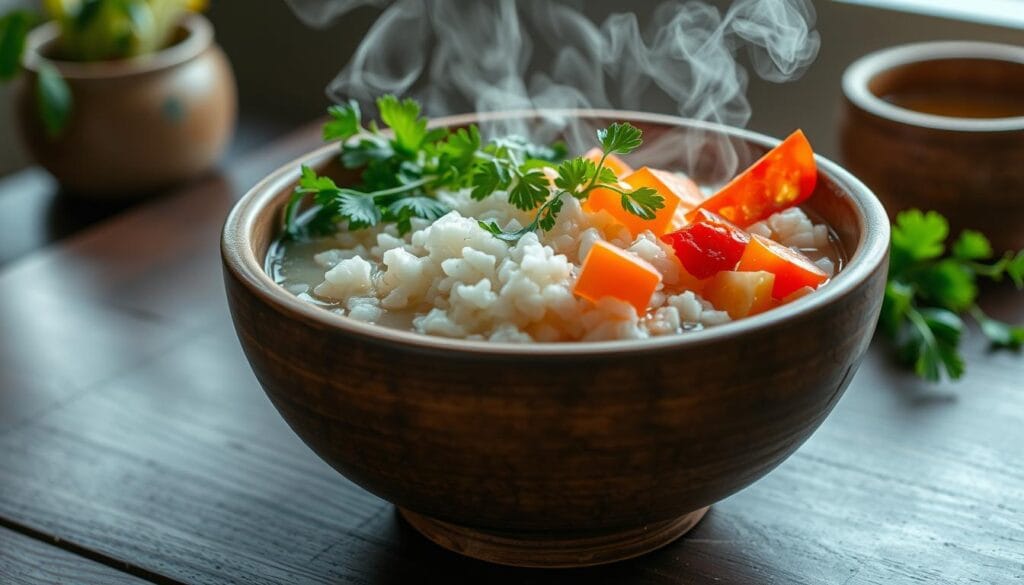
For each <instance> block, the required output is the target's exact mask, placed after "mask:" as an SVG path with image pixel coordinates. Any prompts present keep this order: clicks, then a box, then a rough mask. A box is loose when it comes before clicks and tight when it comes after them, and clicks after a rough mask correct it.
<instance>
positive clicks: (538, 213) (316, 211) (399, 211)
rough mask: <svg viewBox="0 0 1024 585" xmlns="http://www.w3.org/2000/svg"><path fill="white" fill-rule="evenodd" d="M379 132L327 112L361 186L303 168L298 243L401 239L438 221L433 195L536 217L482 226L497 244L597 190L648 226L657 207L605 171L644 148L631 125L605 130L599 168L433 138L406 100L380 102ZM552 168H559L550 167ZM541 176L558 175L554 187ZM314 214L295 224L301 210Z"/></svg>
mask: <svg viewBox="0 0 1024 585" xmlns="http://www.w3.org/2000/svg"><path fill="white" fill-rule="evenodd" d="M377 109H378V110H379V113H380V119H381V122H383V124H384V125H385V126H386V127H387V128H388V129H390V133H388V132H384V131H383V130H382V129H381V128H380V127H379V126H378V125H377V123H376V122H374V121H371V122H370V123H369V124H368V125H366V126H364V125H363V123H362V119H361V113H360V109H359V105H358V103H356V102H355V101H351V102H349V103H347V104H342V105H337V106H333V107H331V108H330V109H329V110H328V113H329V114H330V116H331V119H330V121H328V122H327V124H326V125H325V126H324V131H323V136H324V139H325V140H327V141H333V140H338V141H340V142H341V154H340V159H341V163H342V165H343V166H344V167H346V168H348V169H356V170H359V171H360V175H359V176H360V182H359V184H357V185H355V186H352V187H340V186H338V185H337V184H336V183H335V182H334V181H333V180H331V179H330V178H328V177H322V176H319V175H317V174H316V172H315V171H313V170H312V169H311V168H309V167H303V169H302V176H301V178H300V180H299V185H298V187H296V189H295V192H294V194H293V196H292V198H291V201H290V202H289V204H288V206H287V209H286V212H285V227H286V229H287V232H288V234H289V235H290V236H292V237H295V238H301V237H308V236H310V235H323V234H329V233H332V232H333V231H335V230H336V229H337V226H338V224H339V223H340V222H346V223H347V227H348V229H350V230H358V229H363V228H367V227H371V226H374V225H377V224H380V223H395V224H396V225H397V227H398V230H399V232H400V233H403V234H404V233H407V232H408V231H409V230H411V229H412V218H414V217H419V218H423V219H427V220H433V219H437V218H438V217H441V216H442V215H444V214H445V213H447V212H448V211H449V210H448V208H447V206H446V205H445V204H444V203H443V202H442V201H440V200H439V199H438V198H437V193H438V191H440V190H457V189H464V188H465V189H470V195H471V196H472V197H473V198H474V199H477V200H482V199H485V198H487V197H489V196H491V195H492V194H494V193H495V192H497V191H504V192H506V193H507V194H508V200H509V203H511V204H512V205H513V206H515V207H516V208H518V209H521V210H523V211H535V215H534V219H533V220H532V221H531V222H530V223H529V224H527V225H526V226H525V227H524V228H522V229H520V230H516V231H513V232H508V233H506V232H505V231H503V230H502V228H501V227H500V226H498V225H497V224H496V223H494V222H488V223H484V222H481V224H480V225H481V226H482V227H484V229H486V230H488V231H489V232H491V233H492V234H494V235H495V236H496V237H498V238H501V239H503V240H506V241H515V240H517V239H518V238H520V237H522V236H523V235H524V234H526V233H528V232H530V231H535V230H537V229H542V230H550V229H551V228H552V227H553V226H554V224H555V218H556V217H557V215H558V213H559V211H561V209H562V199H561V197H562V196H563V195H566V194H569V195H572V196H573V197H577V198H579V199H585V198H586V197H587V196H589V195H590V193H591V192H593V191H594V189H597V188H606V189H611V190H613V191H615V192H616V193H618V194H619V195H620V196H621V200H622V205H623V207H624V208H625V209H626V210H627V211H629V212H630V213H633V214H635V215H638V216H640V217H643V218H646V219H650V218H653V217H654V214H655V212H656V211H657V210H658V209H660V208H662V207H663V206H664V202H663V201H662V198H661V196H660V195H658V194H657V192H656V191H655V190H653V189H650V188H642V189H637V190H630V189H627V188H624V186H621V185H620V184H619V181H618V179H617V177H615V174H614V173H613V172H612V171H611V170H610V169H608V168H607V167H605V166H604V160H605V157H607V156H608V155H610V154H628V153H630V152H632V151H633V150H635V149H636V148H638V147H639V146H640V144H641V132H640V130H639V129H637V128H635V127H634V126H632V125H630V124H612V125H611V126H609V127H608V128H606V129H603V130H601V131H599V132H598V139H599V141H600V143H601V147H602V151H603V153H604V155H603V156H602V158H601V159H600V160H599V162H598V163H594V162H593V161H591V160H588V159H584V158H582V157H581V158H575V159H570V160H564V161H562V162H561V163H558V161H559V160H560V159H562V158H563V157H564V156H565V147H564V146H563V145H561V144H556V145H553V146H542V145H536V144H533V143H530V142H529V141H527V140H525V139H523V138H521V137H517V136H509V137H504V138H499V139H495V140H491V141H488V142H486V143H484V141H483V140H482V138H481V136H480V131H479V130H478V129H477V127H476V126H469V127H467V128H461V129H459V130H456V131H454V132H453V131H449V130H447V129H445V128H434V129H430V128H428V127H427V119H426V118H424V117H421V116H420V106H419V104H417V103H416V102H415V101H413V100H409V99H406V100H399V99H398V98H396V97H395V96H392V95H386V96H384V97H382V98H380V99H379V100H377ZM556 165H557V166H556ZM545 167H549V168H554V169H555V172H556V174H555V177H554V185H555V188H552V187H551V179H549V178H548V175H547V174H545V171H544V169H545ZM310 197H311V198H312V201H313V204H314V208H313V210H312V211H311V212H310V214H309V217H308V218H306V217H305V216H304V217H303V220H302V221H300V218H299V209H300V207H301V205H302V202H303V201H304V200H306V199H307V198H310Z"/></svg>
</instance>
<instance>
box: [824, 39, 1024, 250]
mask: <svg viewBox="0 0 1024 585" xmlns="http://www.w3.org/2000/svg"><path fill="white" fill-rule="evenodd" d="M944 92H945V93H948V92H967V93H970V92H978V93H979V94H982V95H989V94H991V95H996V96H1002V97H1003V98H1004V99H1007V100H1015V101H1017V103H1018V104H1021V108H1022V113H1021V114H1020V115H1016V116H1009V117H1001V118H965V117H951V116H945V115H934V114H928V113H922V112H919V111H914V110H910V109H906V108H904V107H900V106H898V105H895V104H893V103H890V101H888V100H886V99H884V98H885V97H886V96H888V95H894V94H899V93H911V94H918V95H928V94H930V93H936V94H941V93H944ZM843 93H844V95H845V101H844V105H843V118H842V126H841V132H840V135H841V138H840V140H841V151H842V159H843V164H844V165H845V166H846V167H847V168H849V169H850V170H851V171H852V172H853V173H854V174H855V175H857V177H859V178H860V179H861V180H863V181H864V182H865V183H866V184H867V185H868V186H869V187H870V188H871V189H872V190H873V191H874V192H875V193H877V194H878V196H879V198H880V199H881V200H882V201H883V203H884V204H885V207H886V209H887V210H888V211H889V213H890V215H892V216H893V217H895V215H896V213H898V212H899V211H901V210H904V209H909V208H918V209H922V210H929V209H934V210H936V211H938V212H940V213H942V214H943V215H945V216H946V217H947V218H949V220H950V224H951V227H952V230H953V232H954V233H955V232H957V231H959V230H961V229H964V228H972V229H977V230H980V231H982V232H984V233H985V234H986V235H988V236H989V238H990V239H991V240H992V243H993V245H994V247H995V248H996V250H997V251H1003V250H1008V249H1018V248H1022V247H1024V47H1017V46H1011V45H999V44H992V43H977V42H935V43H919V44H911V45H903V46H899V47H894V48H891V49H885V50H882V51H878V52H876V53H872V54H870V55H867V56H865V57H863V58H861V59H860V60H858V61H856V62H855V63H853V64H852V65H851V66H850V67H849V68H848V69H847V70H846V72H845V74H844V75H843Z"/></svg>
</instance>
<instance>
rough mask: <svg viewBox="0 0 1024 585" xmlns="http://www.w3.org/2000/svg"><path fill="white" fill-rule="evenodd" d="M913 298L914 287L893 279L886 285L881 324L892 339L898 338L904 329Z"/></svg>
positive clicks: (880, 318) (883, 330) (880, 316)
mask: <svg viewBox="0 0 1024 585" xmlns="http://www.w3.org/2000/svg"><path fill="white" fill-rule="evenodd" d="M913 299H914V289H913V287H910V286H908V285H906V284H903V283H901V282H898V281H892V280H891V281H889V283H888V284H886V285H885V297H883V300H882V313H881V315H879V324H880V325H881V326H882V332H883V333H885V334H886V335H888V336H889V338H890V339H896V338H897V337H898V336H899V333H900V331H902V330H903V326H904V324H905V323H906V319H907V312H908V311H909V310H910V308H911V306H912V303H913Z"/></svg>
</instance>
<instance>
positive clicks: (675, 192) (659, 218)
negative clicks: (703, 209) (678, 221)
mask: <svg viewBox="0 0 1024 585" xmlns="http://www.w3.org/2000/svg"><path fill="white" fill-rule="evenodd" d="M623 181H624V182H625V183H626V185H622V184H621V183H620V187H621V188H622V189H625V190H628V191H634V190H636V189H640V188H641V187H650V188H652V189H654V190H655V191H657V192H658V195H661V197H662V199H664V202H665V207H662V208H661V209H659V210H658V211H657V212H656V214H655V216H654V219H644V218H642V217H639V216H636V215H633V214H632V213H630V212H628V211H626V210H625V209H623V207H622V196H621V195H620V194H618V193H616V192H615V191H612V190H611V189H594V190H593V191H592V192H591V193H590V196H589V197H587V201H586V203H585V204H584V206H583V209H585V210H586V211H589V212H591V213H596V212H598V211H600V210H602V209H603V210H605V211H607V212H608V213H610V214H612V216H614V217H615V219H617V220H619V222H620V223H622V225H624V226H626V227H627V228H629V231H630V233H631V234H633V235H634V236H636V235H637V234H639V233H640V232H642V231H644V230H651V231H652V232H654V235H656V236H660V235H661V234H663V233H665V232H666V231H667V228H668V227H669V224H671V222H672V219H673V217H674V216H675V213H676V209H677V208H678V207H679V205H680V204H685V205H686V206H687V207H691V206H693V205H696V203H698V202H699V201H700V190H699V189H697V186H696V185H693V183H692V181H690V180H689V179H686V178H685V177H679V176H678V175H675V174H674V173H670V172H668V171H662V170H659V169H652V168H650V167H640V168H639V169H637V170H635V171H633V172H632V173H631V174H629V175H627V176H625V177H624V178H623ZM690 185H692V191H691V187H690ZM695 198H696V199H695Z"/></svg>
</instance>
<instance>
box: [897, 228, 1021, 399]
mask: <svg viewBox="0 0 1024 585" xmlns="http://www.w3.org/2000/svg"><path fill="white" fill-rule="evenodd" d="M948 235H949V222H948V221H946V218H944V217H942V215H940V214H938V213H936V212H934V211H929V212H928V213H922V212H921V211H919V210H917V209H911V210H909V211H904V212H901V213H900V214H899V215H898V216H896V222H895V223H894V224H893V226H892V242H891V245H890V262H889V282H888V283H887V284H886V287H885V299H884V301H883V303H882V314H881V317H880V318H879V326H880V329H881V331H882V332H883V333H885V334H886V335H887V336H888V337H889V338H890V339H892V340H893V341H894V342H895V343H896V347H897V353H898V355H899V357H900V358H901V359H902V360H903V361H904V362H905V363H907V365H909V366H911V367H913V369H914V372H915V373H917V375H918V376H920V377H922V378H924V379H926V380H930V381H933V382H936V381H938V380H940V379H941V378H942V374H943V372H945V374H946V376H948V377H949V378H950V379H954V380H955V379H957V378H959V377H960V376H961V375H963V372H964V358H963V356H962V355H961V354H960V352H959V345H960V338H961V336H962V334H963V329H964V323H963V320H962V319H961V317H960V315H962V314H970V315H971V316H972V317H974V319H975V320H976V321H977V322H978V324H979V326H980V328H981V332H982V333H983V334H984V335H985V336H986V337H988V340H989V342H990V343H991V345H992V347H994V348H1013V349H1016V348H1020V347H1021V345H1022V344H1024V327H1020V326H1016V325H1011V324H1008V323H1003V322H1001V321H998V320H996V319H993V318H991V317H989V316H988V315H986V314H985V313H984V312H982V310H981V309H980V308H979V307H978V305H977V304H976V300H977V297H978V286H977V283H976V281H977V278H978V277H979V276H981V277H986V278H989V279H992V280H995V281H999V280H1002V279H1003V277H1004V276H1005V277H1007V278H1009V279H1010V281H1012V282H1013V284H1014V285H1016V287H1017V288H1018V289H1021V288H1024V250H1021V251H1019V252H1006V253H1005V254H1003V255H1002V256H1001V257H1000V258H999V259H998V260H995V261H992V259H993V257H994V254H993V250H992V246H991V245H990V244H989V241H988V239H987V238H985V236H984V235H982V234H981V233H979V232H976V231H973V230H964V231H963V232H961V233H960V235H959V236H958V237H957V239H956V241H955V242H954V243H953V245H952V247H951V248H950V254H949V256H945V254H946V238H947V237H948ZM986 261H987V262H986Z"/></svg>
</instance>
